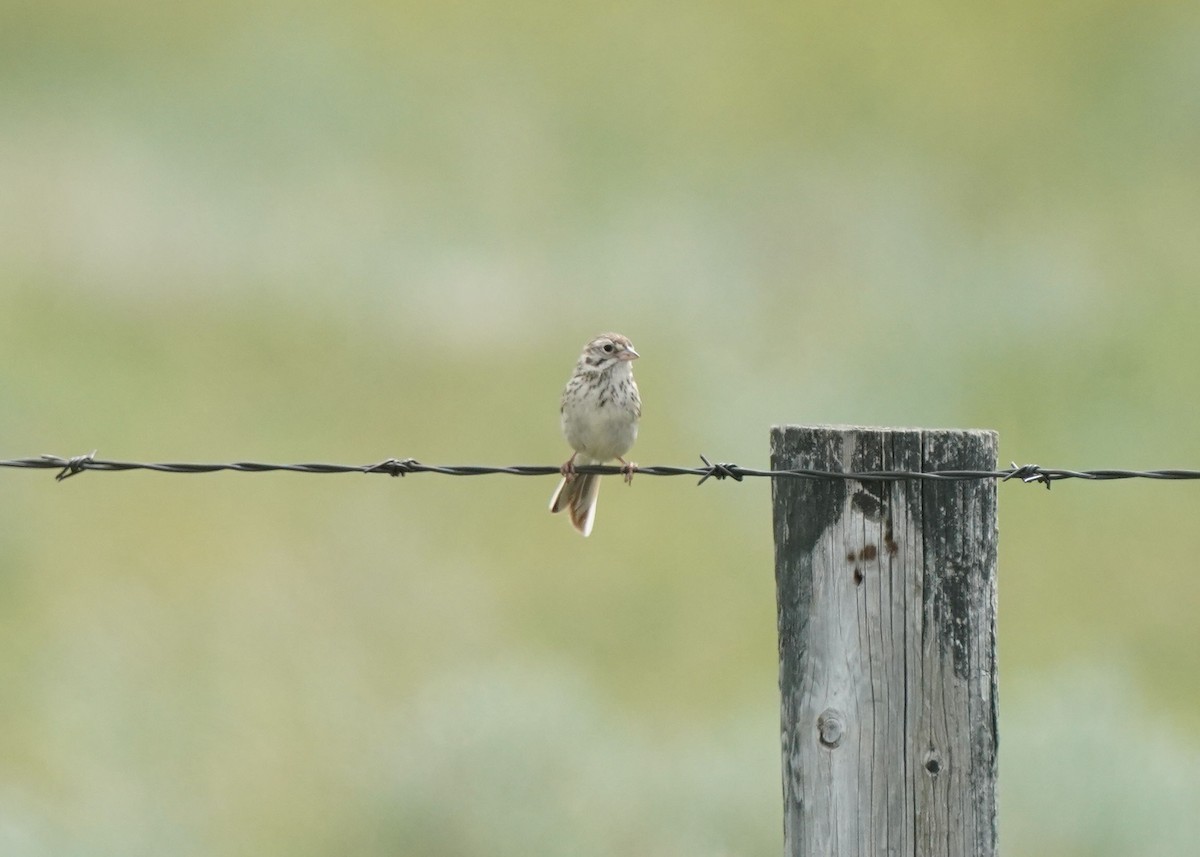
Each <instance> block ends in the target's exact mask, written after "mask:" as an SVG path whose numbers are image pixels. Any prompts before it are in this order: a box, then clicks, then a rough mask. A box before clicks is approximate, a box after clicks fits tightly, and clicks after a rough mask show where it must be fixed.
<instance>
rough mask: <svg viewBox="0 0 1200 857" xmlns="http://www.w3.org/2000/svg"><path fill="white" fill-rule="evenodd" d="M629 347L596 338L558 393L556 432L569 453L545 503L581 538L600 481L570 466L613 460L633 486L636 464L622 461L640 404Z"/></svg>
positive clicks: (613, 338) (609, 336) (606, 336)
mask: <svg viewBox="0 0 1200 857" xmlns="http://www.w3.org/2000/svg"><path fill="white" fill-rule="evenodd" d="M638 356H639V355H638V353H637V351H636V350H634V347H633V343H632V342H630V341H629V340H628V339H627V338H626V337H624V336H622V335H621V334H619V333H602V334H600V335H599V336H597V337H596V338H595V339H593V340H592V341H591V342H589V343H588V344H587V345H586V346H584V349H583V353H582V354H580V355H579V362H578V363H576V364H575V372H574V374H572V375H571V379H570V380H569V381H567V386H566V389H565V390H563V396H562V407H561V408H560V411H561V415H562V432H563V437H565V438H566V439H567V443H569V444H570V445H571V448H572V449H574V450H575V452H574V454H573V455H572V456H571V457H570V458H569V459H567V461H566V463H564V464H563V466H562V473H563V478H562V481H560V482H559V483H558V488H556V489H555V491H554V496H553V497H551V498H550V511H551V512H559V511H562V510H563V509H566V510H567V511H568V513H569V515H570V517H571V523H572V524H573V525H574V526H575V529H577V530H579V532H581V533H583V534H584V535H585V536H586V535H588V534H590V533H591V531H592V523H593V522H594V521H595V518H596V497H597V494H598V493H599V491H600V477H599V476H596V475H594V474H577V473H576V472H575V465H576V464H584V465H587V464H604V463H605V462H608V461H611V460H612V459H614V458H615V459H617V460H618V461H620V462H621V464H623V465H624V466H625V481H626V482H631V481H632V480H633V472H634V471H635V470H636V469H637V465H636V464H630V463H629V462H627V461H626V460H625V459H624V457H623V456H624V455H625V454H626V453H627V452H629V450H630V449H631V448H632V447H633V442H634V441H635V440H637V432H638V419H639V418H640V417H641V416H642V400H641V397H640V396H639V395H638V388H637V383H636V382H635V381H634V380H633V365H632V364H633V361H634V360H636V359H637V358H638Z"/></svg>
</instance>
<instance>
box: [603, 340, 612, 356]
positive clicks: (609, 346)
mask: <svg viewBox="0 0 1200 857" xmlns="http://www.w3.org/2000/svg"><path fill="white" fill-rule="evenodd" d="M604 353H605V354H612V353H613V344H612V343H611V342H606V343H604Z"/></svg>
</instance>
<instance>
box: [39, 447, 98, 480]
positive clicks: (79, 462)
mask: <svg viewBox="0 0 1200 857" xmlns="http://www.w3.org/2000/svg"><path fill="white" fill-rule="evenodd" d="M97 451H98V450H95V449H93V450H92V451H91V452H89V453H88V454H87V455H76V456H75V457H74V458H69V459H67V461H66V463H65V464H63V468H62V470H60V471H58V475H57V476H55V477H54V481H55V482H62V481H63V480H64V479H69V478H70V477H72V476H74V475H75V474H76V473H82V472H83V471H85V470H87V469H88V465H89V464H91V463H92V462H93V461H95V459H96V453H97ZM42 458H44V459H47V460H49V461H53V462H54V466H55V467H57V466H58V464H59V463H60V462H62V459H61V458H59V457H58V456H57V455H43V456H42Z"/></svg>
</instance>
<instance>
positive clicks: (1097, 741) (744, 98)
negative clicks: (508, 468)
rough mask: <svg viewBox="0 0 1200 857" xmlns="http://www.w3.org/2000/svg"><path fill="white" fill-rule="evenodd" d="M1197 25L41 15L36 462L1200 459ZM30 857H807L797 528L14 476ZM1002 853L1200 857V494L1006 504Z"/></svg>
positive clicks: (527, 488) (15, 131) (4, 623)
mask: <svg viewBox="0 0 1200 857" xmlns="http://www.w3.org/2000/svg"><path fill="white" fill-rule="evenodd" d="M1198 153H1200V7H1197V6H1196V5H1195V4H1187V3H1175V2H1148V3H1140V4H1127V3H1119V2H1053V3H1048V4H1047V3H1032V2H1023V3H1010V4H1001V5H996V4H983V3H976V4H972V3H968V4H963V3H943V2H928V0H915V2H910V3H904V4H890V5H885V4H869V5H867V6H854V5H846V4H843V3H832V2H815V3H805V4H792V5H787V4H780V3H763V2H750V3H745V4H727V3H712V2H706V0H700V2H695V3H690V4H678V3H660V4H654V3H646V2H622V0H616V2H613V0H608V2H603V3H599V2H591V0H584V2H579V3H573V4H549V3H531V2H523V0H515V2H509V3H503V4H500V3H496V4H486V3H478V2H474V0H465V2H449V3H380V2H353V0H352V2H343V3H327V2H325V3H323V2H319V0H318V2H308V3H282V2H275V3H271V2H252V3H249V4H247V3H233V2H208V3H203V4H191V5H187V4H161V3H149V2H144V0H142V2H138V0H130V2H110V3H103V4H88V3H80V2H77V0H38V2H36V3H34V2H21V0H16V2H13V0H10V2H8V3H6V4H5V5H4V6H3V8H2V9H0V293H2V295H3V311H2V312H0V382H2V384H3V387H2V389H3V399H2V401H3V406H2V407H0V447H2V448H0V457H4V458H10V457H23V456H27V455H37V454H40V453H44V452H46V453H55V454H59V455H74V454H78V453H82V452H87V451H89V450H91V449H93V448H98V449H99V450H100V454H101V455H102V456H105V457H110V458H118V459H120V458H124V459H131V460H141V461H154V460H189V461H228V460H235V459H240V460H266V461H275V462H290V461H337V462H347V463H365V462H370V461H375V460H380V459H383V458H386V457H389V456H395V457H407V456H413V457H416V458H418V459H420V460H422V461H428V462H441V463H491V464H507V463H552V464H557V463H558V462H560V461H561V460H562V459H563V458H565V457H566V447H565V444H564V442H563V441H562V439H561V438H560V436H559V432H558V424H557V420H558V414H557V408H558V397H559V391H560V389H561V386H562V384H563V382H564V381H565V380H566V377H567V375H568V374H569V372H570V369H571V366H572V365H573V362H574V360H575V357H576V355H577V353H578V351H579V349H580V347H581V346H582V344H583V343H584V341H586V340H587V339H588V337H590V336H591V335H593V334H594V333H596V332H598V331H601V330H606V329H617V330H620V331H622V332H624V333H626V334H628V335H629V336H630V337H631V338H632V339H633V341H634V342H635V343H636V345H637V347H638V348H639V350H640V351H641V352H642V354H643V359H642V360H640V361H639V362H638V364H637V371H638V378H639V381H640V384H641V388H642V394H643V398H644V400H645V416H644V419H643V423H642V435H641V439H640V441H639V444H638V446H637V448H636V450H635V455H634V457H635V458H636V460H638V461H640V462H642V463H644V464H649V463H664V464H683V465H690V464H694V463H696V462H697V461H698V455H699V453H701V452H703V453H706V454H708V455H709V457H710V458H713V459H714V460H724V461H736V462H738V463H741V464H743V465H747V466H763V465H765V464H766V462H767V432H768V427H769V426H770V425H771V424H772V423H781V422H795V423H828V422H855V423H868V424H881V425H916V426H925V427H944V426H973V427H986V428H995V429H998V430H999V432H1000V439H1001V458H1002V461H1003V462H1004V463H1007V462H1008V461H1010V460H1016V461H1017V462H1019V463H1024V462H1037V463H1040V464H1042V465H1045V466H1060V467H1078V468H1084V467H1129V468H1141V467H1197V466H1200V441H1197V436H1196V435H1197V432H1196V427H1197V425H1198V423H1200V398H1198V397H1197V396H1196V395H1195V390H1196V387H1197V367H1198V366H1200V360H1198V358H1200V344H1198V343H1200V338H1198V337H1197V336H1196V321H1197V317H1198V313H1200V288H1198V285H1200V157H1198ZM0 479H2V480H3V491H0V513H2V515H3V520H4V522H5V524H4V526H0V687H3V691H2V693H0V853H3V854H5V855H19V857H23V855H83V857H88V855H156V857H158V855H210V854H254V855H326V854H333V853H340V854H358V855H404V854H421V855H455V857H458V855H462V857H471V855H529V854H549V855H554V854H570V855H581V857H591V855H597V857H599V855H629V854H639V855H655V857H674V855H714V857H717V855H753V857H758V855H774V854H777V853H779V850H780V845H781V833H780V827H781V811H780V785H779V780H780V775H779V758H778V757H779V752H778V730H777V717H778V714H777V710H778V703H777V692H776V687H775V682H776V650H775V627H774V622H775V613H774V611H775V608H774V583H773V576H772V575H773V572H772V547H771V541H770V539H771V526H770V508H769V486H768V485H767V484H766V482H765V480H757V481H747V482H745V483H743V484H740V485H739V484H733V483H719V484H711V483H710V484H707V485H705V487H704V488H703V489H702V490H697V489H695V488H693V487H691V485H690V483H689V482H688V481H686V480H668V479H650V478H643V479H641V480H638V481H636V482H635V483H634V486H633V488H632V489H631V490H627V489H624V488H623V487H622V486H620V485H619V484H618V483H617V482H616V480H612V481H610V482H606V484H605V488H604V491H603V492H602V498H601V504H600V510H599V515H598V522H597V526H596V531H595V534H594V535H593V536H592V538H590V539H588V540H586V541H585V540H583V539H580V538H579V536H578V535H576V534H575V533H574V532H573V531H572V530H571V529H570V527H569V526H568V525H567V523H566V522H565V521H564V520H561V519H558V518H553V517H551V516H550V515H549V514H547V513H546V509H545V506H546V501H547V499H548V497H549V494H550V492H551V490H552V489H553V486H554V480H552V479H549V478H544V479H533V478H530V479H518V478H512V477H502V476H497V477H489V478H481V479H469V480H468V479H448V478H439V477H433V476H414V477H409V478H405V479H403V480H400V479H388V478H384V477H378V476H371V477H357V476H328V477H317V476H297V475H292V474H275V475H240V474H222V475H212V476H164V475H158V474H152V473H129V474H112V475H102V474H94V475H83V476H80V477H78V478H75V479H72V480H70V481H68V482H65V483H63V484H56V483H55V482H54V481H53V480H52V478H51V477H50V474H49V473H46V472H42V471H17V470H8V471H6V472H3V473H0ZM1000 508H1001V552H1000V561H1001V565H1000V646H1001V650H1000V664H1001V674H1000V686H1001V714H1002V716H1001V739H1002V740H1001V758H1000V775H1001V784H1000V790H1001V795H1000V823H1001V847H1002V848H1003V850H1004V851H1005V853H1009V854H1020V855H1025V857H1038V855H1055V857H1071V855H1085V854H1086V855H1122V857H1125V855H1128V854H1131V853H1138V854H1146V855H1175V854H1180V855H1182V854H1189V855H1190V854H1193V853H1194V848H1195V842H1197V841H1200V813H1197V812H1196V808H1197V807H1200V623H1198V622H1197V618H1196V605H1197V603H1200V575H1198V574H1197V568H1196V566H1197V560H1196V557H1197V554H1198V549H1200V535H1198V529H1197V525H1196V521H1197V519H1198V517H1200V488H1197V487H1196V486H1195V485H1194V484H1192V483H1150V482H1136V483H1133V482H1131V483H1106V484H1087V483H1061V484H1059V485H1058V486H1056V487H1055V488H1054V490H1053V491H1052V492H1046V491H1044V490H1042V489H1041V488H1037V487H1034V486H1030V487H1024V486H1021V485H1016V484H1012V483H1009V484H1006V485H1003V486H1001V488H1000Z"/></svg>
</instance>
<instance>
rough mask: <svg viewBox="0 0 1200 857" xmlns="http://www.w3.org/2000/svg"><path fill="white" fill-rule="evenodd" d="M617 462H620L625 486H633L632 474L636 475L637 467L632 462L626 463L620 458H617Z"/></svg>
mask: <svg viewBox="0 0 1200 857" xmlns="http://www.w3.org/2000/svg"><path fill="white" fill-rule="evenodd" d="M617 461H619V462H621V472H622V473H624V474H625V484H626V485H632V484H633V474H635V473H637V469H638V466H637V464H635V463H634V462H632V461H626V460H625V459H624V458H621V456H619V455H618V456H617Z"/></svg>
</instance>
